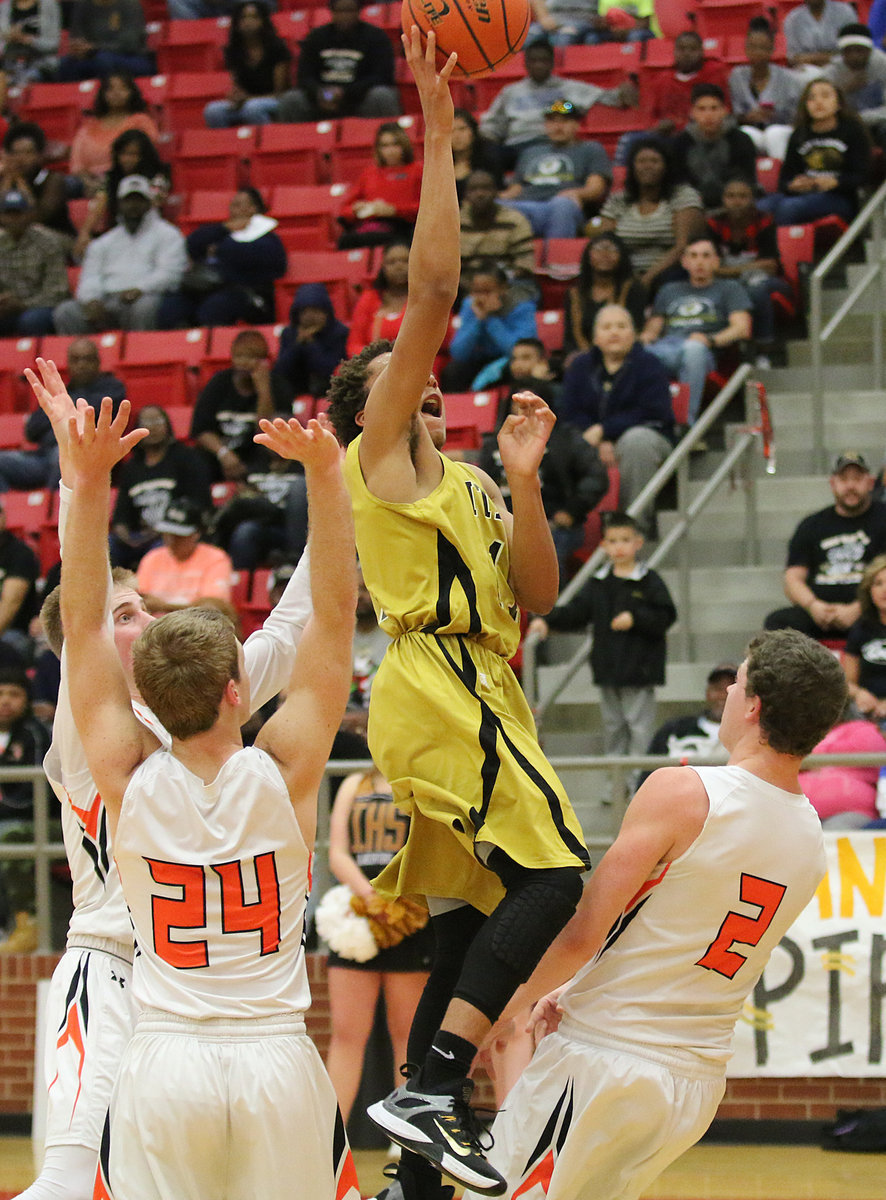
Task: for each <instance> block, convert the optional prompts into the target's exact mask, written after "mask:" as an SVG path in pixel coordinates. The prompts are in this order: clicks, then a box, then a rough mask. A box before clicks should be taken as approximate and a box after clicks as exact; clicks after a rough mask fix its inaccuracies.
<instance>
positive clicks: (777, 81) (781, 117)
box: [729, 17, 803, 160]
mask: <svg viewBox="0 0 886 1200" xmlns="http://www.w3.org/2000/svg"><path fill="white" fill-rule="evenodd" d="M774 49H775V34H774V33H773V30H772V26H771V25H770V24H769V22H768V21H767V20H766V18H765V17H752V18H751V20H750V21H749V22H748V33H747V37H746V38H745V43H744V52H745V58H746V59H747V63H739V64H738V66H736V67H733V68H732V70H731V71H730V72H729V94H730V96H731V98H732V111H733V112H734V113H735V118H736V120H737V121H738V123H739V125H740V126H741V128H742V130H743V131H744V132H745V133H746V134H747V135H748V137H749V138H750V139H751V141H752V142H753V143H754V145H755V146H756V147H757V150H758V152H759V153H760V154H768V155H769V156H770V157H772V158H777V159H779V160H781V159H783V158H784V155H785V150H786V149H787V145H788V138H789V137H790V136H791V129H792V128H793V124H794V117H795V115H796V112H797V103H798V101H799V99H800V92H801V91H802V87H803V85H802V81H801V80H800V79H799V78H798V77H797V75H796V74H795V73H794V72H793V71H789V70H788V68H787V67H782V66H779V65H778V64H777V63H774V62H773V61H772V54H773V51H774Z"/></svg>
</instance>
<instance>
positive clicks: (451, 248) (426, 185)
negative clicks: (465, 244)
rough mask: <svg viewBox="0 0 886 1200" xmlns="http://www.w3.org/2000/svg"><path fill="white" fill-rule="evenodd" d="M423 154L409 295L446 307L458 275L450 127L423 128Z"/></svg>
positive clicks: (452, 298)
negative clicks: (431, 299)
mask: <svg viewBox="0 0 886 1200" xmlns="http://www.w3.org/2000/svg"><path fill="white" fill-rule="evenodd" d="M424 149H425V157H424V166H423V170H422V182H421V198H420V202H419V209H418V219H417V220H416V222H415V234H414V236H413V239H412V248H411V250H410V253H409V298H410V300H411V301H413V300H415V299H417V298H418V297H419V295H420V293H422V292H428V293H431V294H433V295H434V296H435V297H436V298H437V299H438V301H439V303H440V304H441V307H442V306H443V305H445V306H446V313H445V317H446V319H447V320H448V316H449V313H448V310H449V309H450V308H451V307H452V305H453V304H454V303H455V298H456V296H457V295H458V281H459V276H460V274H461V250H460V237H461V233H460V219H459V209H458V195H457V193H456V190H455V168H454V165H453V161H452V140H451V130H448V129H446V130H444V129H442V128H440V129H438V128H436V127H431V128H428V129H427V130H426V131H425V143H424Z"/></svg>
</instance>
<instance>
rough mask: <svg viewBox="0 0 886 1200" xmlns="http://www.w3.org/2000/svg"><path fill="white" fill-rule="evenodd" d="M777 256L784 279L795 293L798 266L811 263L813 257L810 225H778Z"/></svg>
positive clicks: (813, 233)
mask: <svg viewBox="0 0 886 1200" xmlns="http://www.w3.org/2000/svg"><path fill="white" fill-rule="evenodd" d="M776 235H777V237H778V256H779V258H780V259H781V269H782V271H783V273H784V277H785V279H787V281H788V283H789V284H790V285H791V286H792V287H793V289H794V291H795V292H797V291H798V289H799V287H800V264H801V263H811V262H812V260H813V258H814V256H815V229H814V227H813V226H812V225H779V226H778V227H777V229H776Z"/></svg>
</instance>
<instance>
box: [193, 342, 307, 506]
mask: <svg viewBox="0 0 886 1200" xmlns="http://www.w3.org/2000/svg"><path fill="white" fill-rule="evenodd" d="M291 414H292V389H291V387H290V385H289V383H288V382H287V380H286V379H284V377H283V376H282V375H281V374H279V373H278V372H277V371H272V370H271V365H270V350H269V348H268V343H267V340H266V339H265V336H264V334H263V333H260V332H259V330H257V329H244V330H243V332H242V333H238V334H237V336H236V337H235V338H234V341H233V344H232V346H231V366H230V367H225V368H224V369H223V370H221V371H216V373H215V374H214V375H213V376H212V378H211V379H210V380H209V382H208V383H207V384H206V387H204V389H203V391H202V392H201V393H200V395H199V396H198V398H197V404H196V406H195V408H194V416H193V419H192V421H191V439H192V441H194V442H195V443H196V445H198V446H200V447H201V448H202V449H203V450H205V451H206V453H207V455H209V456H210V461H212V462H213V463H215V462H216V461H217V467H216V477H217V478H219V477H220V478H222V479H227V480H230V481H232V482H234V483H236V482H238V481H239V480H241V479H245V478H246V476H247V475H248V474H249V472H250V471H251V470H253V471H257V470H265V469H266V466H267V462H268V452H267V450H265V448H264V447H263V446H258V445H256V444H255V442H254V441H253V440H252V439H253V436H254V435H255V434H256V433H258V421H259V418H260V417H267V419H268V420H269V421H271V420H273V419H274V417H275V416H278V415H286V416H291Z"/></svg>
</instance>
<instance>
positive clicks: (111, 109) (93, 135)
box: [68, 71, 160, 196]
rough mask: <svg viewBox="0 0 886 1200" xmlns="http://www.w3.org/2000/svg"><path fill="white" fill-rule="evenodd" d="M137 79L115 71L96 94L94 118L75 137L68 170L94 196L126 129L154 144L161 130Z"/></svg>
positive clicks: (88, 118) (83, 188) (92, 116)
mask: <svg viewBox="0 0 886 1200" xmlns="http://www.w3.org/2000/svg"><path fill="white" fill-rule="evenodd" d="M147 109H148V106H147V104H146V102H145V98H144V96H142V94H141V92H140V91H139V89H138V85H137V84H136V82H135V80H134V79H133V78H132V76H131V75H129V74H128V73H127V72H126V71H112V72H111V73H110V74H109V75H108V77H107V78H106V79H103V80H102V82H101V84H100V85H99V88H98V91H97V92H96V94H95V104H94V105H93V106H92V115H91V116H89V117H87V118H86V120H85V121H84V122H83V124H82V125H81V126H80V128H79V129H78V130H77V132H76V134H75V135H74V141H73V144H72V146H71V158H70V162H69V163H68V170H69V172H70V174H71V175H72V176H76V177H77V179H78V180H79V181H80V184H81V187H82V191H83V192H85V193H86V195H87V196H94V195H95V194H96V192H99V191H101V190H102V188H103V187H104V185H105V179H106V177H107V174H108V171H110V169H111V167H112V165H113V163H112V161H111V146H112V145H113V144H114V141H115V139H116V138H118V137H119V136H120V134H121V133H124V132H125V131H126V130H127V129H141V130H142V131H143V132H144V133H146V134H147V135H148V137H149V138H150V139H151V141H152V142H155V143H156V142H157V141H158V140H159V137H160V131H159V129H158V128H157V125H156V123H155V121H154V120H153V118H152V117H149V116H148V111H147Z"/></svg>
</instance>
